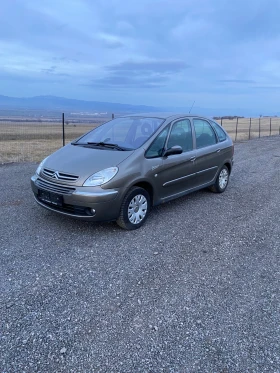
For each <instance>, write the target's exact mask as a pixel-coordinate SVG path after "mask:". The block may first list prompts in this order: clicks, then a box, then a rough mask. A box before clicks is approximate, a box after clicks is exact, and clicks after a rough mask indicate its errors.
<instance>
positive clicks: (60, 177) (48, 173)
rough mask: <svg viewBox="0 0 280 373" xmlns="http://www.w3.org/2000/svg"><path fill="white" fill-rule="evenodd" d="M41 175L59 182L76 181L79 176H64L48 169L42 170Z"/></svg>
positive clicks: (62, 173)
mask: <svg viewBox="0 0 280 373" xmlns="http://www.w3.org/2000/svg"><path fill="white" fill-rule="evenodd" d="M42 174H43V175H44V176H46V177H49V178H51V179H54V180H61V181H72V182H74V181H77V180H78V179H79V176H77V175H72V174H65V173H64V172H58V171H53V170H51V169H49V168H44V169H43V171H42Z"/></svg>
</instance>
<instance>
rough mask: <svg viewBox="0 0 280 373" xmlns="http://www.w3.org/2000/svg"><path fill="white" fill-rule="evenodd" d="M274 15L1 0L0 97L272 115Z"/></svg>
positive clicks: (181, 5) (160, 3) (223, 8)
mask: <svg viewBox="0 0 280 373" xmlns="http://www.w3.org/2000/svg"><path fill="white" fill-rule="evenodd" d="M279 12H280V2H279V1H278V0H270V1H269V2H268V1H267V0H248V1H246V2H244V1H243V0H235V1H234V2H229V1H221V0H212V1H209V0H197V1H195V2H194V1H192V0H173V1H170V0H153V1H150V0H142V1H141V2H140V1H138V2H136V1H131V2H126V3H125V2H123V1H121V0H108V1H103V0H95V1H92V0H60V1H57V0H48V1H46V0H42V1H40V2H38V1H37V0H13V1H6V2H4V3H3V4H2V7H1V15H2V17H1V23H0V55H1V58H0V71H1V74H2V77H4V81H5V82H6V83H5V87H4V85H1V89H2V91H1V92H0V94H1V93H2V94H5V93H7V92H9V94H12V95H15V96H16V95H17V92H21V93H22V94H23V95H24V94H26V95H27V94H29V92H31V88H30V86H32V87H35V85H36V84H35V83H34V82H40V84H39V83H38V84H37V85H36V87H37V88H36V92H35V91H34V95H35V94H36V95H37V94H42V95H43V94H45V93H47V94H54V95H58V94H59V95H62V96H63V95H64V94H65V96H69V95H70V94H71V95H73V98H84V99H94V100H98V99H103V100H106V101H123V102H127V101H128V102H133V101H134V102H135V103H143V104H145V103H148V104H164V103H166V104H168V105H172V104H174V105H180V103H181V104H185V103H186V102H192V101H193V99H194V98H193V97H194V96H196V97H199V105H200V106H202V105H205V106H209V105H208V103H209V102H211V104H212V105H214V104H215V102H217V104H218V105H223V103H224V104H225V105H228V104H229V103H231V102H232V104H234V102H236V103H239V104H240V105H253V106H256V105H259V103H261V105H267V106H271V107H272V106H273V105H276V104H277V102H278V101H277V99H276V97H275V96H276V91H277V90H278V88H277V87H279V86H280V73H279V71H280V69H279V60H280V49H279V43H280V23H279V22H278V18H277V17H278V14H279ZM11 24H12V25H13V27H11ZM9 79H10V80H9ZM9 81H10V84H8V82H9ZM26 81H29V82H30V85H29V88H28V84H24V83H23V82H26ZM31 82H32V83H31ZM269 87H270V88H269ZM94 88H98V89H94ZM150 88H151V90H150ZM5 90H6V91H5ZM149 91H151V93H149ZM76 95H78V96H76ZM227 100H228V101H227ZM238 100H239V101H238Z"/></svg>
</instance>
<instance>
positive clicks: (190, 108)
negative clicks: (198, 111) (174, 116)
mask: <svg viewBox="0 0 280 373" xmlns="http://www.w3.org/2000/svg"><path fill="white" fill-rule="evenodd" d="M194 103H195V101H194V102H193V104H192V107H191V108H190V111H189V114H190V112H191V111H192V108H193V105H194Z"/></svg>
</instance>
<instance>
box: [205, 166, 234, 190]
mask: <svg viewBox="0 0 280 373" xmlns="http://www.w3.org/2000/svg"><path fill="white" fill-rule="evenodd" d="M228 181H229V169H228V168H227V166H225V165H224V166H223V167H222V168H221V170H220V172H219V174H218V176H217V179H216V181H215V184H214V185H212V186H211V187H210V188H209V189H210V190H211V191H212V192H214V193H223V192H224V191H225V190H226V188H227V186H228Z"/></svg>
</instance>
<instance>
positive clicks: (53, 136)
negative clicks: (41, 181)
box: [0, 114, 280, 163]
mask: <svg viewBox="0 0 280 373" xmlns="http://www.w3.org/2000/svg"><path fill="white" fill-rule="evenodd" d="M113 116H114V115H112V116H111V115H110V117H107V118H106V117H103V118H94V119H87V120H84V119H75V120H70V119H68V118H67V117H66V118H65V117H64V114H62V116H61V115H59V116H57V117H56V118H51V119H49V120H47V119H42V118H41V117H38V118H32V119H25V118H16V119H9V118H3V117H1V115H0V163H8V162H38V161H40V160H42V159H43V158H45V157H46V156H47V155H49V154H50V153H52V152H54V151H55V150H58V149H59V148H60V147H62V146H63V145H64V144H67V143H69V142H70V141H73V140H74V139H76V138H78V137H79V136H81V135H83V134H84V133H86V132H88V131H90V130H91V129H93V128H94V127H97V126H98V125H100V124H101V123H104V122H106V121H108V120H109V119H111V117H113ZM216 121H217V122H218V123H220V124H221V125H222V126H223V128H224V129H225V130H226V131H227V132H228V134H229V135H230V136H231V138H232V139H233V141H246V140H249V139H253V138H258V137H263V136H274V135H280V117H279V118H278V117H271V118H269V117H262V118H233V119H225V118H220V119H216Z"/></svg>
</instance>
